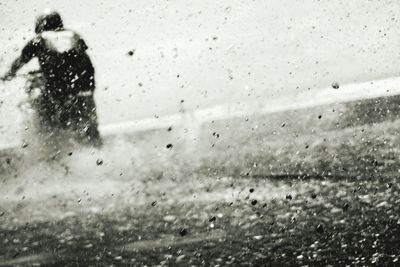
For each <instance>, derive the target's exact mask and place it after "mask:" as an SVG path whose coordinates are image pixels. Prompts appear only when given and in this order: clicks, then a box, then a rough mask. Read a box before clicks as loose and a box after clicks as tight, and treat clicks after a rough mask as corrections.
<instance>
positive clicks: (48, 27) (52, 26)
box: [35, 9, 64, 34]
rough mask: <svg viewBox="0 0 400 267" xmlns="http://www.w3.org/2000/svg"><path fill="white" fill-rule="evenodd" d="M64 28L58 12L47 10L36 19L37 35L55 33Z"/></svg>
mask: <svg viewBox="0 0 400 267" xmlns="http://www.w3.org/2000/svg"><path fill="white" fill-rule="evenodd" d="M63 27H64V25H63V22H62V19H61V16H60V14H59V13H58V12H57V11H54V10H49V9H46V10H45V11H44V12H43V14H41V15H39V16H38V17H37V18H36V25H35V33H36V34H38V33H41V32H44V31H55V30H58V29H62V28H63Z"/></svg>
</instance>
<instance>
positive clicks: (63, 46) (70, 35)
mask: <svg viewBox="0 0 400 267" xmlns="http://www.w3.org/2000/svg"><path fill="white" fill-rule="evenodd" d="M35 33H36V35H35V37H34V38H33V39H32V40H30V41H29V42H28V43H27V44H26V45H25V47H24V48H23V49H22V53H21V55H20V56H19V57H18V58H17V59H15V61H14V62H13V63H12V65H11V68H10V70H9V71H8V72H7V73H6V74H5V75H4V76H3V77H1V79H2V80H10V79H12V78H13V77H15V75H16V73H17V71H18V70H19V69H20V68H21V67H22V66H23V65H24V64H26V63H28V62H29V61H30V60H31V59H32V58H34V57H37V58H38V60H39V64H40V68H41V72H42V74H43V80H44V91H43V92H42V93H41V95H40V98H39V101H38V102H39V105H38V106H39V107H40V108H39V110H38V113H39V117H40V122H41V123H42V124H44V125H48V126H49V127H50V128H52V127H60V128H62V129H72V130H73V131H74V132H76V133H77V134H78V137H79V138H78V140H79V141H81V142H83V143H89V144H92V145H94V146H100V145H101V144H102V141H101V137H100V134H99V131H98V123H97V114H96V105H95V101H94V96H93V93H94V91H95V79H94V67H93V65H92V62H91V60H90V58H89V56H88V54H87V53H86V50H87V49H88V46H87V45H86V43H85V41H84V40H83V39H82V38H81V37H80V36H79V35H78V34H77V33H75V32H74V31H72V30H68V29H65V28H64V25H63V21H62V18H61V16H60V14H59V13H58V12H56V11H51V10H46V11H45V12H44V13H43V14H42V15H40V16H39V17H38V18H37V20H36V25H35Z"/></svg>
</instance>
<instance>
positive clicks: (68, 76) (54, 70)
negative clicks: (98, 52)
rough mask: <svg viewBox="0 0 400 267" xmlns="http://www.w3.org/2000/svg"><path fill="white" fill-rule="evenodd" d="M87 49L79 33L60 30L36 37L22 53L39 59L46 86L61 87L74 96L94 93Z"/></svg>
mask: <svg viewBox="0 0 400 267" xmlns="http://www.w3.org/2000/svg"><path fill="white" fill-rule="evenodd" d="M86 49H87V45H86V44H85V42H84V41H83V39H82V38H81V37H80V36H79V35H78V34H77V33H75V32H73V31H71V30H66V29H59V30H55V31H43V32H41V33H39V34H37V35H36V36H35V37H34V38H33V39H32V40H31V41H30V42H28V44H27V45H26V46H25V48H24V49H23V52H22V53H23V54H26V56H27V57H35V56H36V57H38V59H39V63H40V66H41V69H42V71H43V75H44V77H45V79H46V81H47V83H49V84H52V85H53V86H55V87H58V88H56V91H58V90H57V89H59V91H62V92H63V93H64V94H65V93H66V94H75V93H78V92H81V91H89V90H91V91H92V90H94V77H93V76H94V68H93V65H92V63H91V61H90V59H89V57H88V55H87V54H86ZM54 93H56V92H54Z"/></svg>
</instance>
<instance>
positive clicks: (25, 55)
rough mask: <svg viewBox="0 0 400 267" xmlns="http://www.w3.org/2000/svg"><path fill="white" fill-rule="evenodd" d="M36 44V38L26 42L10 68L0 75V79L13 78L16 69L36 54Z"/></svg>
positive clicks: (37, 44)
mask: <svg viewBox="0 0 400 267" xmlns="http://www.w3.org/2000/svg"><path fill="white" fill-rule="evenodd" d="M38 46H39V43H38V42H37V41H36V40H32V41H30V42H28V43H27V44H26V45H25V47H24V49H22V52H21V55H20V56H19V57H18V58H16V59H15V60H14V62H13V63H12V65H11V68H10V70H9V71H8V72H7V73H6V74H5V75H4V76H3V77H1V79H2V80H9V79H12V78H14V77H15V75H16V73H17V71H18V70H19V69H20V68H21V67H22V66H23V65H25V64H26V63H28V62H29V61H30V60H31V59H32V58H33V57H35V56H36V55H37V51H38Z"/></svg>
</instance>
